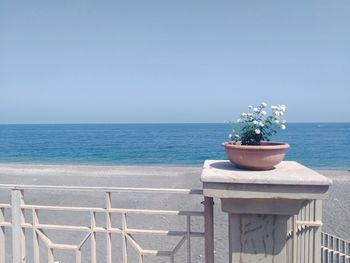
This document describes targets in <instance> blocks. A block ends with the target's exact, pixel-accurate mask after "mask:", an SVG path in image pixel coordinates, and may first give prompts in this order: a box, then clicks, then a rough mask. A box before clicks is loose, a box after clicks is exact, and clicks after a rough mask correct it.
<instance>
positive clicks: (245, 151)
mask: <svg viewBox="0 0 350 263" xmlns="http://www.w3.org/2000/svg"><path fill="white" fill-rule="evenodd" d="M222 145H223V146H224V147H225V151H226V155H227V158H228V159H229V160H230V161H231V163H233V164H235V165H236V166H237V167H239V168H243V169H248V170H270V169H273V168H274V166H275V165H277V164H278V163H280V162H281V161H282V160H283V158H284V156H285V150H286V149H287V148H289V144H287V143H280V142H261V144H260V145H242V144H241V143H240V142H225V143H223V144H222Z"/></svg>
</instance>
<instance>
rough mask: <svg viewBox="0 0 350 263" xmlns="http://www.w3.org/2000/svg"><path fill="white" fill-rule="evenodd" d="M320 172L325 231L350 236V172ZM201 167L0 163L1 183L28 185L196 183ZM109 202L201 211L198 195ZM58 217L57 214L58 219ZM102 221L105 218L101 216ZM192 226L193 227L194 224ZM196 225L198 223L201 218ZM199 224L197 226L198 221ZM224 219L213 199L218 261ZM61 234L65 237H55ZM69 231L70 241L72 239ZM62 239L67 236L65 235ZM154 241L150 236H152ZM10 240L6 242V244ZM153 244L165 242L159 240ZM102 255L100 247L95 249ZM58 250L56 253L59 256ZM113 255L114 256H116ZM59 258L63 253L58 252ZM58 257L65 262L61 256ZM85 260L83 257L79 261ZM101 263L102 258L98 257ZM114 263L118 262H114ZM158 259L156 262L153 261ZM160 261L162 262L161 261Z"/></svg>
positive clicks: (71, 201)
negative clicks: (325, 190) (325, 193)
mask: <svg viewBox="0 0 350 263" xmlns="http://www.w3.org/2000/svg"><path fill="white" fill-rule="evenodd" d="M318 172H320V173H321V174H323V175H325V176H327V177H329V178H331V179H332V180H333V186H332V187H331V189H330V195H329V200H327V201H325V202H324V204H323V206H324V209H323V223H324V226H323V231H325V232H328V233H331V234H334V235H336V236H339V237H342V238H344V239H346V240H350V194H349V189H350V172H349V171H345V170H318ZM200 174H201V167H189V166H184V167H181V166H93V165H29V164H1V165H0V183H1V184H26V185H65V186H104V187H106V186H109V187H111V186H115V187H121V186H123V187H164V188H200V187H201V182H200V180H199V178H200ZM8 201H9V194H8V191H4V190H1V192H0V203H6V202H8ZM112 201H113V205H114V206H116V207H127V208H158V209H177V208H180V209H192V210H201V209H202V205H201V204H200V201H201V200H200V197H194V198H187V197H179V196H173V195H165V196H161V197H159V196H152V195H148V196H143V195H141V194H140V195H137V194H129V193H123V194H115V195H114V196H113V200H112ZM26 202H29V203H37V204H39V203H40V204H59V205H80V206H102V207H103V206H104V197H103V196H99V195H95V194H91V193H64V192H52V193H47V192H45V193H42V194H38V193H32V194H31V193H29V194H26ZM42 216H43V220H48V221H50V220H56V221H57V220H58V219H57V218H58V216H57V215H49V214H47V215H45V214H43V215H42ZM56 217H57V218H56ZM63 220H64V221H65V222H66V223H71V224H84V222H85V223H86V220H87V219H86V218H83V217H78V218H77V217H75V218H74V217H70V216H69V215H66V216H64V218H63ZM102 221H103V220H102ZM148 221H149V222H150V225H149V227H150V228H153V229H157V228H159V226H160V227H170V228H177V227H180V228H181V227H182V228H183V226H182V225H181V224H182V223H181V222H175V221H174V222H173V221H172V219H167V218H165V217H159V218H155V219H151V220H148ZM131 223H132V224H135V225H136V224H137V225H140V224H141V225H142V224H146V223H147V219H146V218H143V219H141V220H140V218H134V219H131ZM192 224H193V227H194V229H195V228H196V227H197V226H196V222H195V221H194V222H193V223H192ZM198 225H202V222H199V223H198ZM198 227H199V228H200V226H198ZM226 228H227V218H226V216H225V215H224V214H223V213H222V212H221V211H220V202H219V201H218V200H216V203H215V239H216V242H217V243H216V259H217V262H225V261H226V260H227V258H226V255H227V252H226V251H225V250H226V248H227V235H226V232H227V229H226ZM62 235H63V234H62ZM59 238H63V239H64V237H63V236H62V237H59ZM73 239H74V237H73V236H69V237H68V240H70V241H71V242H74V241H73ZM65 240H66V239H65ZM143 242H144V243H143V244H144V246H147V245H149V246H151V245H150V244H149V240H147V239H145V240H143ZM152 242H153V241H152ZM193 242H194V243H195V244H196V246H197V245H198V248H197V247H196V248H195V249H194V253H193V262H201V261H202V256H203V248H202V245H203V242H202V240H199V241H197V240H194V241H193ZM9 244H10V243H9ZM154 244H155V245H157V244H158V245H161V246H166V244H165V243H164V242H162V241H161V240H156V241H155V243H154ZM98 253H99V256H100V257H101V259H102V258H103V257H104V251H103V250H101V251H99V252H98ZM59 256H60V255H58V257H59ZM115 257H116V258H117V257H118V256H117V255H115ZM62 258H64V257H63V256H62ZM61 262H69V260H66V261H64V260H62V261H61ZM83 262H84V261H83ZM101 262H102V260H101ZM116 262H118V261H116ZM152 262H158V261H152ZM159 262H164V259H163V261H162V260H160V261H159Z"/></svg>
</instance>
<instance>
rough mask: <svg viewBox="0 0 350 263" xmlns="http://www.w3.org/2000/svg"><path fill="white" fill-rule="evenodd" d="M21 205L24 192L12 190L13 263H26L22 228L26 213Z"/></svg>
mask: <svg viewBox="0 0 350 263" xmlns="http://www.w3.org/2000/svg"><path fill="white" fill-rule="evenodd" d="M21 205H23V191H22V190H18V189H13V190H11V207H12V208H11V214H12V254H13V256H12V262H13V263H25V262H26V245H25V232H24V229H23V228H22V223H24V213H23V210H22V208H21Z"/></svg>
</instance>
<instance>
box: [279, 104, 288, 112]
mask: <svg viewBox="0 0 350 263" xmlns="http://www.w3.org/2000/svg"><path fill="white" fill-rule="evenodd" d="M278 106H279V108H280V109H281V111H283V112H285V111H286V110H287V106H286V105H283V104H282V105H278Z"/></svg>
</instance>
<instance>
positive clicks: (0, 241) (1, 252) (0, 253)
mask: <svg viewBox="0 0 350 263" xmlns="http://www.w3.org/2000/svg"><path fill="white" fill-rule="evenodd" d="M4 222H5V215H4V208H1V207H0V223H4ZM5 251H6V250H5V227H4V226H0V263H5V255H6V253H5Z"/></svg>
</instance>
